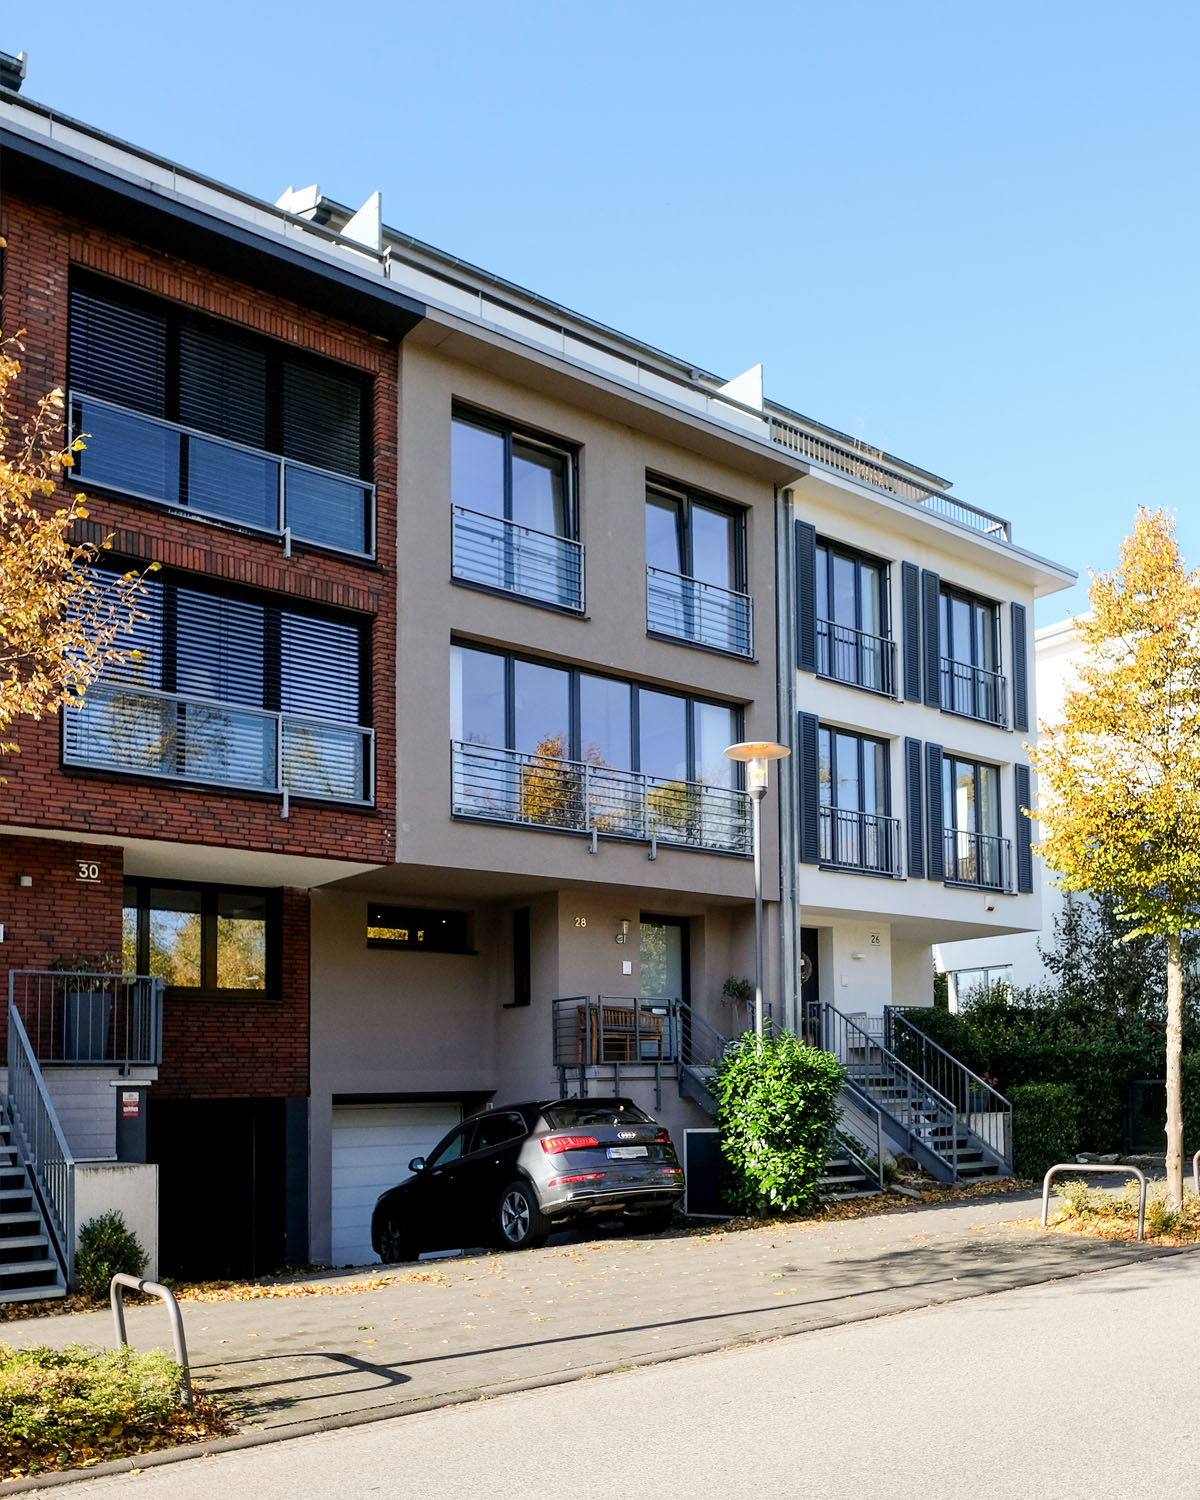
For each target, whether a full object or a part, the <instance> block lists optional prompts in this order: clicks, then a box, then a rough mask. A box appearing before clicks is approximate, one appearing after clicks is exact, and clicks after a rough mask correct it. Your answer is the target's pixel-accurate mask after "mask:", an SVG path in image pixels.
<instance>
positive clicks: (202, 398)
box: [179, 316, 271, 449]
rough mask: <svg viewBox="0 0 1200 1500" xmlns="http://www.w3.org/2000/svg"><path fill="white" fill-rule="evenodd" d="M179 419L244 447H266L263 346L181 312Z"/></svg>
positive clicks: (217, 325)
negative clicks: (182, 316)
mask: <svg viewBox="0 0 1200 1500" xmlns="http://www.w3.org/2000/svg"><path fill="white" fill-rule="evenodd" d="M179 420H180V421H181V422H182V423H183V425H184V426H185V427H198V428H199V429H200V431H201V432H211V433H213V434H214V436H216V437H223V438H228V439H229V440H230V441H231V442H235V443H245V444H246V446H247V447H248V448H259V449H265V448H269V447H270V446H271V444H270V442H269V440H268V437H267V353H266V348H265V346H264V345H263V344H262V343H260V342H258V341H257V340H254V339H249V338H244V337H241V336H239V335H238V333H237V332H236V331H235V330H234V329H232V328H225V327H223V326H222V325H221V324H220V323H214V322H212V321H210V320H209V319H208V318H200V317H194V316H187V317H185V318H184V319H183V322H182V323H181V325H180V329H179Z"/></svg>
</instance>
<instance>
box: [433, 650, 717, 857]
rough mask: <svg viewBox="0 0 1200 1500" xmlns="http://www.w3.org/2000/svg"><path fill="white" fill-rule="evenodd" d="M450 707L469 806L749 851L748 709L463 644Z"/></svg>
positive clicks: (458, 803)
mask: <svg viewBox="0 0 1200 1500" xmlns="http://www.w3.org/2000/svg"><path fill="white" fill-rule="evenodd" d="M450 717H451V736H452V738H453V741H454V755H455V792H454V810H455V812H456V813H458V814H460V815H466V816H477V817H495V818H502V819H504V820H505V821H508V822H525V823H534V824H538V825H540V826H543V827H557V828H568V829H572V830H576V831H580V832H590V831H596V832H597V833H610V834H614V835H621V836H626V837H634V838H641V837H647V838H649V837H656V838H657V837H661V838H664V839H667V838H670V839H672V840H673V841H675V842H681V843H700V844H712V845H714V846H715V847H720V848H726V847H732V846H736V849H737V852H742V849H741V841H742V838H743V834H744V828H743V821H744V820H743V813H744V808H743V802H744V796H743V794H742V793H741V792H740V791H739V790H738V768H737V766H736V765H735V764H734V763H733V762H732V761H730V760H728V759H726V757H725V755H724V750H725V747H726V746H727V745H730V744H733V743H734V742H735V741H736V740H737V739H738V738H739V736H740V733H741V713H740V711H739V710H738V709H737V708H734V707H732V706H730V705H728V704H721V703H712V702H706V701H705V700H703V699H700V698H693V697H690V696H687V695H684V694H681V693H668V692H663V691H661V690H660V689H657V688H650V687H643V686H641V685H640V684H638V683H633V682H625V681H621V680H619V679H617V678H611V677H601V676H599V675H598V674H594V673H590V672H583V671H580V670H578V669H574V668H568V667H559V666H552V665H550V664H548V663H545V662H537V661H530V660H527V659H526V658H524V657H516V656H511V655H507V654H505V653H501V652H496V651H488V650H483V649H480V648H477V647H471V646H454V647H452V650H451V709H450Z"/></svg>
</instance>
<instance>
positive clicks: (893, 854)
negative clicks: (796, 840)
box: [817, 805, 903, 876]
mask: <svg viewBox="0 0 1200 1500" xmlns="http://www.w3.org/2000/svg"><path fill="white" fill-rule="evenodd" d="M817 833H818V854H819V856H820V862H821V863H822V864H823V865H833V866H835V867H836V868H837V869H839V870H860V871H862V872H863V873H865V874H869V875H893V876H899V875H901V874H903V870H902V868H901V860H900V847H901V837H900V819H899V818H891V817H884V816H882V815H881V814H879V813H867V812H857V811H856V810H855V809H854V808H850V807H830V806H827V805H822V806H820V807H818V809H817Z"/></svg>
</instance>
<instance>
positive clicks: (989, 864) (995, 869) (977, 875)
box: [942, 828, 1012, 891]
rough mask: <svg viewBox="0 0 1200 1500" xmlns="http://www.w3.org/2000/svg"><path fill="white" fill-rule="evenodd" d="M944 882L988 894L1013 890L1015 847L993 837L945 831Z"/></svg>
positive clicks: (982, 834)
mask: <svg viewBox="0 0 1200 1500" xmlns="http://www.w3.org/2000/svg"><path fill="white" fill-rule="evenodd" d="M942 833H943V842H944V844H945V855H944V865H945V870H944V874H945V878H946V879H947V880H948V881H950V882H951V883H952V884H955V885H977V886H979V887H981V888H982V889H983V890H987V891H1011V890H1012V843H1011V841H1010V840H1009V839H1002V838H998V837H997V836H996V835H995V834H990V833H968V832H965V831H963V830H961V829H958V828H946V829H943V831H942Z"/></svg>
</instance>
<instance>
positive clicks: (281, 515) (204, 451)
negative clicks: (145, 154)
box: [69, 275, 375, 554]
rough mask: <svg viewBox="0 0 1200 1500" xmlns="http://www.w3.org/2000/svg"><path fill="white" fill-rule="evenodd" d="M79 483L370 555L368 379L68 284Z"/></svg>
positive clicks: (152, 306)
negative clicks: (81, 438) (81, 437)
mask: <svg viewBox="0 0 1200 1500" xmlns="http://www.w3.org/2000/svg"><path fill="white" fill-rule="evenodd" d="M69 357H70V384H71V425H72V429H73V431H75V432H76V433H80V432H82V433H84V434H86V443H87V447H86V448H85V450H84V452H83V453H82V454H81V455H80V460H79V469H78V473H79V477H80V479H81V480H83V481H85V482H86V483H88V484H89V485H92V486H99V487H102V488H105V489H111V490H116V491H119V492H121V493H122V494H124V495H127V496H131V497H133V498H137V499H143V500H151V501H157V502H159V503H162V504H168V505H174V506H180V507H183V508H185V509H187V510H191V511H195V512H197V513H199V514H203V515H205V516H210V517H216V518H219V519H221V520H225V521H229V522H232V523H235V524H237V525H241V526H246V527H251V528H253V529H255V530H262V531H270V532H276V533H280V532H282V531H283V530H284V528H285V527H286V528H287V529H288V531H289V532H290V534H291V535H292V537H294V538H295V539H296V540H297V541H305V542H310V543H313V544H316V545H318V546H324V547H329V548H332V549H335V550H337V551H341V552H352V553H355V554H370V553H372V552H373V551H374V546H375V539H374V489H373V487H372V486H371V484H370V483H369V482H368V481H369V479H370V472H371V469H370V461H371V424H370V379H369V377H368V376H366V375H364V374H362V373H360V372H358V371H355V370H350V369H347V368H345V367H343V366H340V365H336V364H333V363H332V362H331V361H329V360H322V359H318V358H316V357H315V356H310V355H307V354H304V353H301V352H300V351H298V350H295V349H292V348H291V347H289V346H288V345H285V344H282V343H276V342H275V341H273V340H270V339H265V338H261V337H259V336H257V335H255V334H252V333H249V332H246V331H245V330H243V329H240V328H238V327H236V326H235V325H233V324H229V323H223V322H219V321H218V320H217V319H215V318H207V317H204V316H203V315H202V314H200V313H195V312H192V311H190V310H189V309H187V308H184V307H180V306H178V305H177V304H175V303H171V302H166V301H163V300H161V299H159V298H155V297H150V296H147V295H144V294H143V293H140V292H137V291H135V290H134V289H132V288H129V287H123V286H121V285H119V284H118V283H116V282H110V281H106V280H103V279H101V278H99V277H95V276H89V275H76V276H75V277H74V278H73V279H72V283H71V299H70V356H69Z"/></svg>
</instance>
